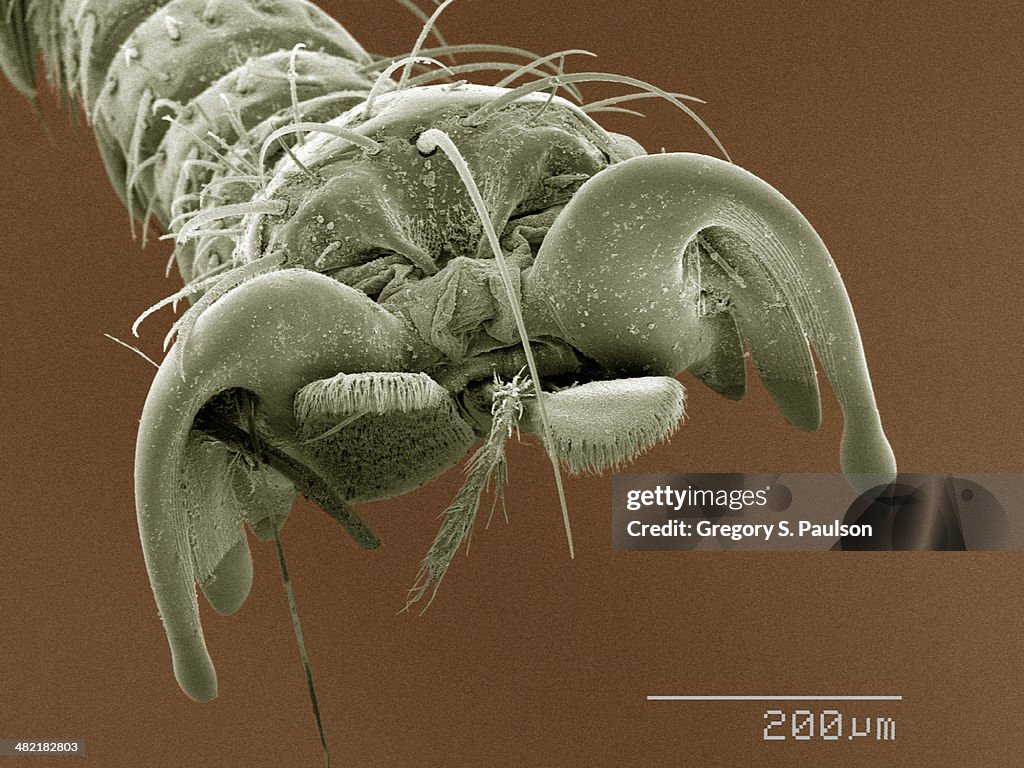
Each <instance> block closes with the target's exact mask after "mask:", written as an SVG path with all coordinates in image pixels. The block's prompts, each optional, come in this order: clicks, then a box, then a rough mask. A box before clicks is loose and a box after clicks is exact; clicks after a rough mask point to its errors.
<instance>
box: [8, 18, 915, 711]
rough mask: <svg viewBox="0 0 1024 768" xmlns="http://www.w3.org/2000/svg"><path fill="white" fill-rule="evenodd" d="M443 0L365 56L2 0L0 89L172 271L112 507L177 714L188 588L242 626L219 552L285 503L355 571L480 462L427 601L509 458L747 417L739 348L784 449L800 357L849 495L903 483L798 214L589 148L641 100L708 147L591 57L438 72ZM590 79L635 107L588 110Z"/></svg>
mask: <svg viewBox="0 0 1024 768" xmlns="http://www.w3.org/2000/svg"><path fill="white" fill-rule="evenodd" d="M451 1H452V0H445V2H443V3H440V4H439V5H437V7H436V9H435V10H434V12H433V13H432V15H430V17H429V18H427V17H426V14H425V13H424V12H423V11H422V10H420V9H419V8H416V7H415V6H414V5H412V3H410V2H406V3H403V4H405V5H406V6H407V7H410V8H411V9H412V10H414V11H416V12H417V13H419V14H421V16H422V17H423V18H424V20H425V25H424V28H423V34H422V35H421V36H420V38H419V39H418V40H417V41H416V43H415V45H414V46H413V47H412V49H411V50H410V51H409V52H408V53H407V54H405V55H401V56H397V57H392V56H384V57H382V56H374V55H370V54H369V53H367V52H366V51H365V50H364V49H363V48H362V46H361V45H360V44H359V43H357V42H356V41H355V40H354V39H353V38H352V36H351V35H349V34H348V32H346V31H345V29H344V28H343V27H341V26H340V25H339V24H338V23H337V22H335V21H334V20H332V19H331V18H330V17H328V16H327V15H326V14H325V13H323V12H322V11H321V10H319V9H318V8H317V7H316V6H314V5H312V4H310V3H308V2H306V0H251V1H246V0H170V1H168V0H3V6H2V10H3V27H2V28H0V62H2V64H3V69H4V71H5V73H6V74H7V76H8V77H9V79H10V80H11V81H12V82H13V83H14V85H15V86H17V87H18V88H19V89H20V90H22V91H23V92H25V93H26V94H27V95H29V96H33V95H34V90H33V88H34V81H35V74H36V67H37V63H38V58H39V54H40V52H41V53H42V59H43V61H44V62H45V66H46V68H47V72H48V74H49V76H50V79H51V82H52V83H53V85H54V86H55V87H57V88H58V89H59V90H60V92H61V93H62V94H63V97H64V98H65V99H66V101H67V103H68V104H69V105H76V104H77V105H80V106H81V107H82V108H83V109H84V111H85V115H86V117H87V120H88V122H89V123H90V124H91V125H92V127H93V129H94V130H95V133H96V138H97V141H98V144H99V148H100V152H101V153H102V156H103V158H104V161H105V163H106V167H107V169H108V171H109V174H110V178H111V181H112V183H113V185H114V187H115V189H116V190H117V191H118V193H119V195H120V196H121V198H122V200H123V201H124V203H125V205H126V206H127V208H128V210H129V212H130V214H131V217H132V218H133V219H138V220H139V221H141V222H142V228H143V233H144V234H145V230H146V227H147V225H148V224H149V222H150V221H151V220H153V219H155V220H156V222H157V223H158V225H159V227H160V228H161V229H162V230H163V232H165V233H166V234H164V235H163V236H164V237H167V238H173V239H174V240H175V242H176V248H175V251H174V259H175V260H176V262H177V267H178V271H179V272H180V274H181V276H182V278H183V279H184V281H185V285H184V287H183V288H182V289H181V290H180V291H178V292H177V293H175V294H174V295H173V296H169V297H168V298H167V299H166V300H165V301H163V302H161V303H160V304H158V305H156V306H154V307H152V308H150V309H149V310H147V312H145V313H144V314H143V316H142V317H140V318H139V321H138V322H137V323H136V325H135V328H133V330H134V331H137V330H138V326H139V323H141V322H142V320H143V319H144V318H145V317H146V316H148V315H149V314H150V313H152V312H155V311H157V310H158V309H160V308H162V307H164V306H167V305H175V306H177V305H179V304H185V303H187V304H188V308H187V309H185V310H184V311H183V312H182V313H181V315H180V317H179V318H178V320H177V322H176V323H175V324H174V326H173V328H172V331H171V333H170V334H169V335H168V337H167V339H166V340H165V349H167V354H166V356H165V358H164V359H163V361H162V362H161V363H160V365H159V371H158V372H157V374H156V377H155V379H154V381H153V385H152V389H151V391H150V393H149V396H148V399H147V401H146V404H145V408H144V411H143V414H142V419H141V424H140V429H139V437H138V445H137V454H136V497H137V508H138V522H139V531H140V534H141V538H142V543H143V547H144V551H145V557H146V565H147V568H148V571H149V574H150V578H151V581H152V586H153V591H154V593H155V596H156V601H157V603H158V606H159V609H160V614H161V617H162V619H163V623H164V627H165V629H166V633H167V638H168V640H169V643H170V647H171V652H172V655H173V661H174V670H175V675H176V676H177V679H178V682H179V683H180V685H181V687H182V688H183V689H184V690H185V692H186V693H188V694H189V695H190V696H192V697H194V698H196V699H210V698H212V697H213V696H215V695H216V690H217V686H216V678H215V675H214V670H213V666H212V664H211V662H210V659H209V656H208V654H207V651H206V646H205V643H204V640H203V635H202V630H201V627H200V622H199V612H198V607H197V600H196V584H197V583H198V584H199V585H200V587H201V588H202V590H203V592H204V593H205V595H206V597H207V599H208V600H209V602H210V603H211V604H212V605H213V607H214V608H215V609H216V610H218V611H219V612H222V613H230V612H232V611H234V610H236V609H237V608H238V607H239V606H240V605H241V604H242V602H243V601H244V600H245V598H246V596H247V594H248V591H249V588H250V584H251V580H252V563H251V559H250V555H249V550H248V545H247V543H246V536H245V532H244V529H243V525H246V524H247V525H248V526H249V527H250V528H251V529H252V530H253V531H254V533H255V534H256V536H258V537H259V538H261V539H267V540H271V539H277V534H278V530H279V528H280V526H281V525H282V523H283V522H284V520H285V518H286V517H287V515H288V512H289V509H290V508H291V506H292V503H293V501H294V499H295V497H296V495H298V494H301V495H304V496H306V497H308V498H310V499H312V500H313V501H315V502H316V503H317V504H318V505H319V506H321V507H322V508H323V509H324V510H325V511H326V512H328V513H329V514H330V515H331V516H333V517H334V518H335V519H337V520H338V522H339V523H341V524H342V525H343V526H344V527H345V529H346V530H347V531H348V532H349V533H350V534H351V535H352V536H353V537H354V538H355V540H356V541H358V542H359V543H360V544H362V545H364V546H367V547H373V546H375V545H376V544H377V539H376V537H375V536H374V534H373V532H372V531H371V530H370V529H369V527H368V526H367V525H366V524H365V523H364V521H362V520H361V519H360V517H359V516H358V515H357V514H356V512H355V511H353V509H352V506H351V505H352V504H356V503H359V502H364V501H369V500H374V499H383V498H389V497H392V496H395V495H398V494H402V493H405V492H407V491H410V490H412V489H414V488H417V487H419V486H421V485H423V484H424V483H426V482H428V481H430V480H431V479H432V478H434V477H436V476H437V475H439V474H440V473H442V472H444V471H446V470H447V469H449V468H450V467H452V466H453V465H455V464H456V463H457V462H459V461H460V460H461V459H462V458H463V457H464V456H465V455H466V453H467V452H468V451H470V450H471V449H473V447H474V445H476V444H477V443H478V442H480V441H482V444H481V445H480V447H478V448H477V449H476V452H475V453H474V455H473V457H472V458H471V460H470V461H469V464H468V469H467V472H468V476H467V479H466V483H465V485H464V487H463V488H462V490H461V491H460V492H459V493H458V494H457V496H456V498H455V499H454V500H453V502H452V504H451V507H450V508H449V509H448V510H447V512H446V513H445V516H444V520H443V522H442V525H441V530H440V532H439V534H438V538H437V540H436V541H435V542H434V545H433V546H432V547H431V548H430V551H429V553H428V555H427V556H426V558H425V560H424V563H423V567H422V570H421V572H420V574H419V577H418V579H417V580H416V584H415V587H414V589H413V591H412V592H411V600H413V601H414V600H418V599H420V598H422V597H424V596H426V595H431V594H433V591H434V590H436V587H437V585H438V583H439V582H440V580H441V578H442V576H443V575H444V572H445V569H446V568H447V566H448V564H449V562H450V561H451V558H452V556H453V554H454V553H455V552H456V550H457V549H458V548H459V546H460V544H461V543H462V542H463V541H464V540H465V538H466V537H467V536H468V535H469V533H470V531H471V530H472V527H473V523H474V520H475V518H476V515H477V510H478V507H479V506H480V504H481V498H482V497H483V495H484V494H485V492H486V490H487V488H488V486H489V485H493V486H494V490H495V493H496V499H497V496H500V490H501V487H502V485H503V483H504V481H505V453H504V446H505V442H506V441H507V440H508V439H509V438H510V437H511V436H512V435H513V434H515V433H516V432H517V431H519V430H522V431H525V432H529V433H533V434H535V435H536V436H537V437H538V438H539V440H540V442H541V444H542V445H543V447H544V448H545V450H546V451H547V452H548V454H549V456H550V458H551V464H552V467H553V469H554V472H555V475H556V479H557V478H558V472H559V468H560V467H565V468H566V469H567V470H568V471H570V472H600V471H601V470H603V469H604V468H606V467H612V466H616V465H620V464H622V463H625V462H628V461H630V460H631V459H633V458H634V457H635V456H636V455H637V454H638V453H639V452H641V451H642V450H644V449H645V448H647V447H649V446H651V445H653V444H655V443H657V442H658V441H660V440H663V439H665V438H666V437H667V435H668V434H669V433H670V432H671V431H672V430H673V429H674V428H675V427H676V426H677V425H678V423H679V421H680V420H681V418H682V416H683V388H682V386H681V385H680V384H679V382H678V381H677V380H676V378H675V377H676V376H677V375H678V374H680V373H681V372H684V371H686V372H689V373H690V374H692V375H693V376H695V377H696V378H697V379H698V380H700V381H701V382H703V383H704V384H705V385H707V386H708V387H710V388H711V389H713V390H715V391H716V392H719V393H721V394H722V395H724V396H726V397H728V398H733V399H738V398H740V397H742V396H743V393H744V389H745V385H746V373H745V361H744V349H746V350H748V351H749V354H750V357H751V358H752V360H753V364H754V367H755V369H756V370H757V372H758V374H759V375H760V377H761V378H762V379H763V380H764V382H765V384H766V386H767V388H768V390H769V391H770V392H771V394H772V396H773V397H774V399H775V401H776V403H777V404H778V406H779V408H780V410H781V411H782V413H783V415H784V416H785V417H786V419H788V420H789V421H790V422H791V423H792V424H793V425H795V426H796V427H798V428H800V429H804V430H813V429H816V428H817V426H818V423H819V420H820V410H819V408H820V406H819V393H818V384H817V379H816V374H815V368H814V364H813V362H812V356H811V355H812V349H813V351H814V353H816V354H817V357H818V360H819V361H820V364H821V366H822V368H823V370H824V372H825V375H826V376H827V378H828V380H829V382H830V383H831V385H832V388H833V389H834V391H835V393H836V396H837V399H838V401H839V403H840V405H841V407H842V410H843V414H844V418H845V429H844V434H843V443H842V450H841V463H842V467H843V469H844V471H845V472H846V473H847V474H848V475H849V476H850V477H851V480H852V481H853V482H854V483H856V484H860V485H870V484H873V483H874V482H876V481H877V480H879V479H880V478H885V477H888V476H890V475H891V474H892V473H893V472H894V471H895V464H894V461H893V457H892V452H891V450H890V448H889V445H888V443H887V441H886V438H885V436H884V434H883V431H882V427H881V424H880V421H879V417H878V413H877V409H876V407H875V401H874V396H873V393H872V389H871V384H870V380H869V377H868V373H867V367H866V364H865V361H864V354H863V350H862V347H861V343H860V338H859V334H858V330H857V326H856V322H855V320H854V315H853V311H852V309H851V306H850V302H849V299H848V297H847V295H846V292H845V289H844V287H843V284H842V282H841V280H840V277H839V273H838V272H837V270H836V268H835V266H834V265H833V263H832V260H831V258H830V257H829V254H828V252H827V251H826V249H825V246H824V245H823V244H822V242H821V240H820V239H819V238H818V236H817V235H816V234H815V232H814V230H813V229H812V228H811V226H810V225H809V224H808V223H807V221H806V220H805V219H804V218H803V216H802V215H801V214H800V213H799V212H798V211H797V210H796V209H795V208H794V207H793V205H791V204H790V203H789V202H788V201H787V200H786V199H785V197H783V196H782V195H781V194H780V193H779V192H777V191H776V190H775V189H773V188H772V187H771V186H769V185H768V184H767V183H765V182H764V181H762V180H760V179H758V178H757V177H755V176H753V175H752V174H750V173H748V172H746V171H744V170H742V169H741V168H739V167H737V166H736V165H734V164H732V163H731V162H730V161H729V160H728V156H727V155H725V151H724V149H722V154H723V155H725V158H726V159H715V158H712V157H707V156H704V155H698V154H689V153H662V154H658V155H653V156H648V155H647V154H646V153H645V151H644V149H643V148H642V147H641V146H640V145H639V144H637V143H636V142H635V141H633V140H632V139H630V138H629V137H627V136H624V135H619V134H616V133H612V132H609V131H607V130H605V129H603V128H602V127H601V126H600V125H599V124H598V123H597V122H596V121H595V116H597V115H598V114H599V113H601V112H602V111H608V110H618V111H622V110H627V111H628V108H627V107H625V106H623V105H625V104H626V103H628V102H630V101H631V100H636V99H644V98H661V99H665V100H667V101H669V102H671V103H672V104H673V105H675V106H676V107H678V109H679V110H680V111H681V112H682V113H684V114H685V115H687V116H689V118H691V119H693V120H696V121H697V122H698V123H700V119H699V118H698V117H697V116H696V115H695V114H694V112H693V111H692V109H691V107H690V103H692V102H693V99H691V98H690V97H688V96H685V95H682V94H678V93H670V92H667V91H664V90H662V89H660V88H658V87H656V86H653V85H650V84H648V83H645V82H641V81H639V80H635V79H633V78H630V77H626V76H622V75H613V74H608V73H603V72H594V71H586V72H569V71H567V70H566V63H567V61H568V60H569V59H570V57H574V56H583V55H587V52H586V51H578V50H568V51H558V52H556V53H553V54H550V55H545V56H542V55H538V54H534V53H531V52H529V51H524V50H520V49H515V48H510V47H506V46H501V45H484V44H461V45H451V44H448V43H447V42H445V41H444V39H443V38H442V37H441V36H440V34H439V33H438V32H437V29H436V26H435V21H436V19H437V17H438V15H439V14H440V13H441V11H442V10H443V9H444V8H446V7H447V6H448V5H449V4H450V3H451ZM431 33H433V36H434V37H435V38H436V39H437V44H436V45H433V46H432V47H428V46H427V39H428V37H429V36H430V34H431ZM458 57H470V58H471V59H472V62H471V63H465V64H459V63H456V62H457V61H458ZM480 59H482V60H480ZM484 78H488V79H491V80H493V81H494V82H493V83H492V84H487V85H484V84H480V83H479V82H478V81H479V80H481V79H484ZM594 81H599V82H603V83H614V84H620V85H621V86H623V87H624V89H625V91H626V92H625V93H624V94H623V95H619V96H614V97H611V98H604V99H601V100H598V101H589V102H588V101H587V100H586V99H585V98H584V96H583V94H582V93H581V90H580V88H581V86H585V84H586V83H589V82H594ZM700 125H701V126H702V127H704V125H703V123H700ZM705 130H707V129H706V127H705ZM708 133H709V135H711V134H710V131H708ZM712 138H714V137H713V135H712ZM715 142H716V144H717V140H715ZM719 146H720V145H719ZM170 266H171V265H170V264H169V265H168V269H170ZM558 489H559V493H560V495H561V496H562V508H563V512H564V511H565V506H566V505H565V500H564V495H563V494H562V493H561V481H560V480H559V481H558ZM565 525H566V533H567V534H568V532H569V529H568V516H566V518H565ZM278 545H280V541H279V539H278ZM570 547H571V539H570Z"/></svg>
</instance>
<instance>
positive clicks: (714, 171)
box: [523, 153, 896, 486]
mask: <svg viewBox="0 0 1024 768" xmlns="http://www.w3.org/2000/svg"><path fill="white" fill-rule="evenodd" d="M697 238H699V239H700V240H703V241H704V244H705V245H706V246H707V247H706V248H704V249H703V252H701V253H700V254H699V255H697V256H696V258H690V257H688V256H687V254H693V253H694V248H693V247H692V245H693V243H694V241H695V239H697ZM698 243H699V241H698ZM523 292H524V302H526V303H528V304H530V305H532V306H542V307H545V312H546V313H547V315H548V317H547V318H546V320H547V321H548V322H550V323H551V324H553V325H555V326H556V327H557V329H558V332H559V335H561V337H562V338H564V339H566V340H567V341H569V342H570V343H572V344H573V345H574V346H576V347H577V348H578V349H580V350H581V351H582V352H583V353H585V354H587V355H588V356H590V357H593V358H594V359H596V360H598V361H599V362H601V363H602V364H604V365H605V366H607V367H609V368H611V369H613V370H619V371H623V372H627V373H629V372H634V373H635V372H650V373H667V374H673V375H674V374H676V373H678V372H680V371H683V370H687V369H689V368H691V366H692V367H694V369H695V370H696V371H697V372H700V373H705V372H707V370H708V367H707V365H708V362H709V361H710V362H712V363H714V362H715V361H716V360H717V361H719V362H721V363H723V364H726V365H727V366H728V367H730V368H731V365H729V361H730V360H732V359H734V355H732V353H731V352H730V351H729V349H730V348H731V346H732V345H731V343H730V342H728V340H726V343H725V348H724V350H723V351H722V352H721V354H722V355H724V357H716V353H715V343H716V339H715V337H714V336H715V333H714V330H715V328H714V326H715V323H714V322H711V321H708V320H707V319H706V318H708V317H713V316H714V315H715V314H716V313H720V312H728V313H729V314H730V315H731V316H732V317H733V318H734V319H735V321H736V328H737V330H739V334H740V337H742V338H743V340H744V341H745V342H746V343H747V344H748V346H749V347H750V348H751V354H752V356H753V357H754V358H755V361H757V364H758V367H759V369H761V371H762V373H763V374H765V378H766V384H767V385H768V387H769V388H770V389H771V390H772V392H773V395H774V396H775V398H776V400H777V402H778V403H779V405H780V406H781V408H782V410H783V412H784V413H785V414H786V416H787V418H790V419H791V420H792V421H794V423H796V424H797V425H798V426H801V427H804V428H813V427H814V426H816V423H817V407H818V406H817V402H816V400H817V398H816V391H817V390H816V384H815V383H814V377H813V366H812V365H811V363H810V355H809V351H808V350H807V342H810V344H811V345H812V346H813V347H814V350H815V352H816V353H817V355H818V358H819V359H820V361H821V363H822V367H823V368H824V371H825V373H826V375H827V376H828V379H829V381H830V383H831V384H832V388H833V389H834V390H835V393H836V396H837V398H838V400H839V403H840V405H841V406H842V409H843V414H844V416H845V420H846V427H845V431H844V437H843V446H842V451H841V463H842V467H843V470H844V472H846V473H847V475H848V476H849V477H850V479H851V482H853V483H854V484H856V485H858V486H860V485H862V484H863V482H866V477H874V478H878V477H883V478H884V477H888V478H891V477H892V476H893V475H894V473H895V469H896V464H895V460H894V458H893V455H892V450H891V449H890V447H889V443H888V441H887V440H886V438H885V434H884V433H883V431H882V426H881V422H880V420H879V417H878V410H877V407H876V405H875V398H874V393H873V391H872V388H871V381H870V378H869V376H868V370H867V364H866V362H865V360H864V351H863V348H862V346H861V341H860V334H859V332H858V329H857V324H856V320H855V319H854V315H853V309H852V308H851V306H850V301H849V298H848V297H847V295H846V290H845V288H844V287H843V283H842V280H841V279H840V276H839V272H838V271H837V270H836V268H835V265H834V264H833V263H832V259H831V257H830V256H829V254H828V251H827V250H826V248H825V246H824V244H823V243H822V242H821V239H820V238H819V237H818V235H817V234H816V233H815V232H814V230H813V228H812V227H811V226H810V224H809V223H808V222H807V220H806V219H804V217H803V216H802V215H801V214H800V212H799V211H798V210H797V209H796V208H795V207H794V206H793V205H792V204H791V203H790V202H789V201H788V200H786V198H785V197H783V196H782V194H780V193H779V192H778V191H776V190H775V189H773V188H772V187H771V186H769V185H768V184H767V183H766V182H764V181H762V180H761V179H759V178H757V177H756V176H754V175H753V174H751V173H749V172H747V171H744V170H743V169H741V168H739V167H737V166H735V165H733V164H731V163H727V162H724V161H721V160H717V159H715V158H711V157H706V156H703V155H695V154H687V153H679V154H661V155H653V156H644V157H636V158H632V159H630V160H626V161H624V162H622V163H619V164H617V165H614V166H611V167H610V168H608V169H606V170H604V171H602V172H601V173H599V174H597V175H596V176H594V177H593V178H592V179H590V180H589V181H587V182H586V183H585V184H584V185H583V186H582V187H581V188H580V190H579V192H578V193H577V194H576V195H575V196H574V197H573V198H572V200H571V201H570V202H569V203H568V204H567V205H566V207H565V209H564V210H563V211H562V213H561V214H560V215H559V217H558V219H557V220H556V221H555V223H554V225H553V226H552V227H551V229H550V231H549V232H548V234H547V236H546V237H545V239H544V243H543V244H542V246H541V248H540V252H539V253H538V256H537V260H536V263H535V265H534V267H533V269H532V270H531V272H530V274H529V278H528V280H527V281H526V284H525V285H524V291H523ZM766 324H767V325H766ZM720 327H721V328H727V327H728V326H720ZM804 336H806V340H807V341H804V339H803V337H804ZM783 337H785V338H783ZM793 337H795V338H793ZM732 378H733V379H734V380H735V379H736V377H735V374H733V376H732ZM729 388H730V389H734V388H735V387H734V386H731V387H729ZM858 475H865V476H866V477H865V478H858Z"/></svg>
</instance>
